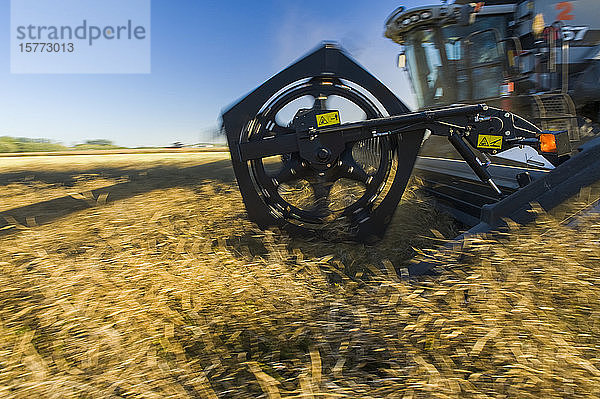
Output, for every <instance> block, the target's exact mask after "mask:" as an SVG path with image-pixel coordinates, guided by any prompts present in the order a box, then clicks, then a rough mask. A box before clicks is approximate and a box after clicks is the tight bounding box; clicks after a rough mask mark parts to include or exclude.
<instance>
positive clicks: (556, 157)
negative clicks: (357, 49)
mask: <svg viewBox="0 0 600 399" xmlns="http://www.w3.org/2000/svg"><path fill="white" fill-rule="evenodd" d="M594 6H597V1H596V0H577V1H573V2H557V1H551V0H528V1H518V2H515V1H512V2H509V1H490V2H488V4H487V5H482V4H481V3H480V4H452V5H439V6H431V7H420V8H417V9H413V10H408V11H406V10H404V9H403V8H400V9H398V10H397V11H396V12H394V13H393V14H392V16H391V17H390V18H389V20H388V21H387V23H386V33H385V34H386V36H387V37H388V38H391V39H392V40H394V41H395V42H398V43H399V44H400V45H402V46H403V51H402V52H401V54H400V56H399V62H400V66H403V67H406V68H407V69H408V72H409V76H410V80H411V83H412V85H413V88H414V91H415V93H416V96H417V101H418V105H419V107H420V109H419V110H418V111H416V112H411V111H410V110H409V109H408V108H407V107H406V106H405V105H404V104H403V103H402V102H401V101H400V100H399V99H398V98H397V97H396V96H395V95H394V94H393V93H392V92H391V91H390V90H389V89H388V88H386V87H385V86H384V85H383V84H382V83H381V82H380V81H378V80H377V79H376V78H374V77H373V76H372V75H371V74H369V73H368V72H367V71H366V70H364V69H363V68H362V67H360V66H359V65H358V64H357V63H356V62H355V61H353V60H352V59H351V58H350V57H349V56H348V55H347V54H346V53H345V52H344V51H343V50H341V49H339V48H338V47H336V46H335V45H331V44H325V45H324V46H322V47H320V48H318V49H317V50H315V51H314V52H312V53H311V54H309V55H307V56H305V57H304V58H302V59H300V60H299V61H297V62H296V63H294V64H293V65H291V66H289V67H288V68H286V69H285V70H283V71H282V72H280V73H278V74H277V75H275V76H273V77H272V78H271V79H269V80H268V81H267V82H265V83H264V84H263V85H261V86H260V87H258V88H257V89H255V90H254V91H253V92H251V93H250V94H248V95H247V96H246V97H244V98H243V99H242V100H240V101H239V102H238V103H236V104H235V105H233V106H232V107H231V108H229V109H228V110H227V111H225V112H224V113H223V115H222V119H223V127H224V130H225V133H226V135H227V140H228V143H229V149H230V152H231V159H232V163H233V168H234V172H235V175H236V178H237V182H238V185H239V188H240V191H241V194H242V197H243V200H244V203H245V205H246V209H247V212H248V216H249V218H250V219H251V220H252V221H254V222H255V223H257V224H258V225H259V226H260V227H261V228H267V227H270V226H279V227H281V228H284V229H287V230H289V231H291V232H293V233H306V232H310V233H315V232H316V233H318V232H320V231H321V232H322V231H326V232H327V233H326V234H330V233H331V231H332V230H331V227H332V226H333V227H334V229H335V231H338V232H343V233H344V234H347V235H348V236H352V237H355V238H357V239H359V240H362V241H366V242H372V241H375V240H377V239H379V238H381V237H382V236H383V234H384V233H385V230H386V227H387V225H388V224H389V223H390V221H391V219H392V216H393V213H394V211H395V209H396V207H397V205H398V203H399V201H400V199H401V198H402V194H403V193H404V190H405V188H406V185H407V183H408V181H409V178H410V176H411V174H412V173H413V169H415V168H416V169H417V173H418V174H419V175H420V176H422V177H423V180H424V182H425V184H426V189H427V190H428V191H429V192H430V193H431V194H433V196H435V197H436V198H437V199H438V203H439V205H440V207H443V208H444V209H445V210H447V211H448V212H450V213H451V214H452V215H454V217H455V218H456V219H457V220H459V221H461V222H462V223H464V224H465V225H466V226H467V227H468V228H471V230H470V231H471V232H484V231H490V230H494V229H498V228H500V227H501V226H502V224H503V223H504V221H503V219H504V218H509V219H512V220H514V221H515V222H518V223H526V222H529V221H531V220H532V219H533V218H534V215H535V214H534V213H533V212H529V210H530V209H531V203H533V202H535V203H539V204H540V205H541V206H542V207H543V208H544V209H546V210H551V209H553V208H554V207H556V206H557V205H559V204H560V203H562V202H564V201H565V200H566V199H568V198H570V197H572V196H574V195H576V194H577V193H578V192H579V191H580V190H581V189H582V188H584V187H587V186H590V185H592V184H594V183H595V182H598V181H599V180H600V139H596V138H593V137H591V136H592V135H591V134H590V133H593V132H594V129H595V124H597V123H598V116H599V111H600V30H594V29H593V28H594V25H592V24H596V28H598V26H600V21H598V20H597V18H593V16H595V15H597V11H596V8H595V7H594ZM586 10H587V11H586ZM590 16H591V17H590ZM586 18H587V20H586ZM544 21H556V22H553V23H551V24H550V25H549V26H546V23H545V22H544ZM567 23H568V25H567ZM430 135H431V138H430V140H435V139H437V140H440V138H442V137H443V138H445V139H446V141H438V142H436V143H439V145H440V146H441V145H448V146H451V147H452V148H454V149H455V150H456V154H458V155H460V158H462V160H459V161H458V160H450V159H433V158H425V157H418V154H419V150H420V148H421V146H422V144H423V142H424V139H425V138H426V137H428V136H430ZM585 141H587V142H585ZM584 142H585V143H584ZM436 145H437V144H436ZM522 154H526V155H525V157H526V158H527V159H523V160H522V161H523V162H522V163H521V164H519V163H516V164H515V161H514V160H515V159H518V158H519V157H522V156H523V155H522ZM418 158H419V159H418ZM503 158H510V159H513V161H512V162H511V166H506V165H496V163H497V161H498V160H500V159H503ZM492 160H493V162H492ZM415 165H416V166H415ZM515 165H519V166H515Z"/></svg>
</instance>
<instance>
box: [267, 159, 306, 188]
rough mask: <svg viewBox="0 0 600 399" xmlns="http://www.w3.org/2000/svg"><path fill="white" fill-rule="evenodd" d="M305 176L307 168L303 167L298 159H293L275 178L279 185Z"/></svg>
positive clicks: (286, 163)
mask: <svg viewBox="0 0 600 399" xmlns="http://www.w3.org/2000/svg"><path fill="white" fill-rule="evenodd" d="M305 175H306V173H305V167H304V166H303V165H302V162H301V161H299V160H298V159H296V158H292V159H290V160H288V161H285V162H284V164H283V166H282V167H281V170H279V172H277V174H276V175H275V176H274V179H275V180H276V181H277V183H278V184H281V183H289V182H291V181H293V180H298V179H301V178H303V177H304V176H305Z"/></svg>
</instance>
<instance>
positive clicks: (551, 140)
mask: <svg viewBox="0 0 600 399" xmlns="http://www.w3.org/2000/svg"><path fill="white" fill-rule="evenodd" d="M540 151H541V152H557V151H558V150H557V148H556V136H554V135H553V134H548V133H542V134H540Z"/></svg>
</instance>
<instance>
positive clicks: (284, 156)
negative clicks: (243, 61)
mask: <svg viewBox="0 0 600 399" xmlns="http://www.w3.org/2000/svg"><path fill="white" fill-rule="evenodd" d="M408 112H410V111H409V110H408V108H407V107H406V106H405V105H404V104H403V103H402V102H401V101H400V100H399V99H398V98H397V97H396V96H394V94H392V93H391V92H390V91H389V90H388V89H387V88H386V87H385V86H384V85H383V84H382V83H381V82H379V81H378V80H377V79H376V78H374V77H373V76H372V75H370V74H369V73H368V72H367V71H366V70H364V69H363V68H362V67H360V66H359V65H358V64H357V63H356V62H354V61H353V60H352V59H350V57H348V56H347V55H346V54H345V53H344V52H343V51H342V50H340V49H339V48H337V47H335V46H333V45H330V44H326V45H324V46H323V47H321V48H319V49H317V50H316V51H314V52H313V53H311V54H309V55H308V56H306V57H305V58H303V59H301V60H299V61H297V62H296V63H295V64H293V65H291V66H290V67H288V68H286V69H285V70H283V71H282V72H280V73H279V74H277V75H275V76H274V77H272V78H271V79H269V80H268V81H267V82H265V83H264V84H263V85H261V86H260V87H258V88H257V89H256V90H254V91H253V92H252V93H250V94H248V95H247V96H246V97H245V98H243V99H242V100H240V101H239V102H238V103H237V104H235V105H234V106H232V107H231V108H230V109H229V110H227V111H226V112H224V114H223V116H222V117H223V127H224V130H225V132H226V135H227V140H228V144H229V149H230V152H231V158H232V163H233V168H234V172H235V175H236V179H237V182H238V186H239V188H240V191H241V194H242V197H243V199H244V203H245V205H246V209H247V212H248V216H249V218H250V219H251V220H252V221H254V222H255V223H257V224H258V225H259V227H261V228H268V227H271V226H279V227H281V228H284V229H286V230H288V231H290V232H292V233H312V234H314V233H317V234H327V235H331V234H332V233H335V234H341V235H343V236H344V237H345V238H357V239H359V240H363V241H374V240H376V239H379V238H381V237H382V236H383V233H384V232H385V229H386V227H387V225H388V223H389V222H390V220H391V217H392V215H393V213H394V210H395V209H396V207H397V205H398V203H399V201H400V199H401V197H402V193H403V192H404V189H405V187H406V184H407V182H408V179H409V177H410V173H411V171H412V168H413V165H414V162H415V160H416V156H417V153H418V150H419V148H420V145H421V142H422V139H423V134H424V130H423V129H421V130H418V131H411V132H410V133H411V134H406V135H402V134H399V135H385V136H381V137H370V138H366V139H363V140H359V141H355V142H347V141H344V140H339V137H338V136H336V135H335V134H332V135H327V134H324V135H318V136H317V135H315V136H314V137H311V135H310V134H309V135H308V136H306V137H304V136H303V137H302V139H300V138H299V136H297V135H296V134H295V133H297V132H299V131H309V132H310V131H311V130H316V129H324V128H325V129H326V128H327V127H334V126H337V125H339V124H340V123H341V122H342V121H343V122H344V123H346V122H360V121H364V120H371V119H376V118H383V117H388V116H394V115H401V114H406V113H408ZM272 139H277V140H278V141H281V140H283V141H285V140H289V141H290V142H292V141H294V142H296V141H298V140H304V141H303V145H302V146H300V149H298V148H297V146H296V147H295V148H294V146H292V147H291V148H293V150H290V151H289V152H284V153H281V151H275V152H277V154H276V155H272V153H273V151H272V150H270V149H268V148H267V147H268V146H267V145H265V144H264V143H269V140H272ZM248 143H250V144H252V143H256V144H258V145H257V146H256V150H255V151H254V153H253V154H252V155H251V156H248V155H247V154H244V153H243V150H242V145H243V144H248ZM292 144H293V143H292Z"/></svg>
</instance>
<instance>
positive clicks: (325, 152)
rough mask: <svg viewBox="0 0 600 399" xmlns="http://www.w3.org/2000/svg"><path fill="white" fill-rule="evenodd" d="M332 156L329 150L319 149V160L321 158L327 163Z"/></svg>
mask: <svg viewBox="0 0 600 399" xmlns="http://www.w3.org/2000/svg"><path fill="white" fill-rule="evenodd" d="M330 156H331V151H329V150H328V149H327V148H319V149H318V150H317V158H319V160H321V161H327V160H328V159H329V157H330Z"/></svg>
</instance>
